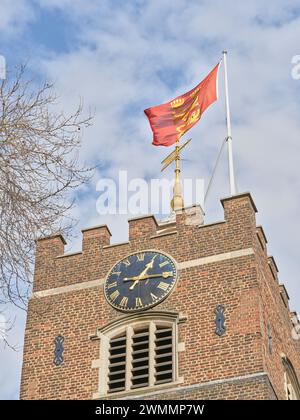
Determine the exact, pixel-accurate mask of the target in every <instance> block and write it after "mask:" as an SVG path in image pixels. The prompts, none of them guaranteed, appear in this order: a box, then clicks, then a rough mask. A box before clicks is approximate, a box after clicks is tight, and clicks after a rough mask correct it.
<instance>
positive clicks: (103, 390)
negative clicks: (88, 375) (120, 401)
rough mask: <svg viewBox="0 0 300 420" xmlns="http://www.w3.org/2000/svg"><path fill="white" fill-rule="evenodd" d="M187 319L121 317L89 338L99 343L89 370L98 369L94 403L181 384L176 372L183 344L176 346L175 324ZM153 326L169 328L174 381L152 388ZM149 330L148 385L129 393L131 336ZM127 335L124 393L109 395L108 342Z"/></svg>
mask: <svg viewBox="0 0 300 420" xmlns="http://www.w3.org/2000/svg"><path fill="white" fill-rule="evenodd" d="M185 319H186V318H185V317H182V316H179V314H177V313H173V312H165V311H155V312H149V313H144V314H143V313H138V314H130V315H129V316H126V317H122V318H120V319H118V320H116V321H114V322H112V323H109V324H108V325H106V326H105V327H103V328H101V329H98V330H97V333H96V335H95V336H92V337H90V338H92V339H94V340H96V339H97V340H99V341H100V349H99V359H96V360H94V361H93V362H92V367H93V368H97V369H99V375H98V391H97V392H96V393H95V394H93V398H94V399H98V398H101V397H112V398H113V397H116V396H118V397H119V396H120V395H122V394H128V393H129V394H136V393H140V392H141V391H142V392H143V391H149V390H150V389H153V390H156V389H159V388H166V387H170V386H173V385H174V384H177V383H182V382H183V378H180V377H179V369H178V352H179V351H183V350H184V343H178V324H179V323H180V322H182V321H184V320H185ZM156 325H158V326H166V327H171V328H172V340H173V355H172V357H173V374H172V375H173V377H172V381H170V382H167V383H164V384H157V385H155V369H154V356H155V347H154V346H155V331H156ZM145 327H149V385H148V386H147V387H141V388H134V389H131V368H132V366H131V351H132V347H131V345H132V341H131V340H132V336H133V334H134V329H137V328H139V329H142V328H145ZM124 331H126V368H125V369H126V374H125V390H124V391H117V392H108V391H109V388H108V375H109V350H110V340H111V339H113V338H114V337H117V336H118V335H121V334H122V333H123V332H124Z"/></svg>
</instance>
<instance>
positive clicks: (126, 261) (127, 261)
mask: <svg viewBox="0 0 300 420" xmlns="http://www.w3.org/2000/svg"><path fill="white" fill-rule="evenodd" d="M122 263H123V264H125V265H126V267H129V266H130V261H129V259H128V258H127V259H126V260H124V261H122Z"/></svg>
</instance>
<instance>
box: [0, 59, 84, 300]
mask: <svg viewBox="0 0 300 420" xmlns="http://www.w3.org/2000/svg"><path fill="white" fill-rule="evenodd" d="M34 86H35V84H34V83H33V81H31V80H26V78H25V67H24V66H23V67H21V69H20V70H19V71H18V72H17V74H16V75H15V76H14V77H13V76H12V77H10V75H9V76H8V78H7V79H6V80H3V81H2V83H1V84H0V306H1V305H5V304H7V303H14V304H15V305H17V306H18V307H21V308H25V307H26V303H27V298H28V293H29V291H30V288H31V283H32V270H33V263H34V240H35V239H36V238H38V237H41V236H45V235H51V234H53V233H56V232H58V231H60V232H64V233H67V234H68V232H69V231H70V229H71V227H72V225H73V222H74V220H72V219H71V218H70V212H69V210H70V209H71V208H72V206H73V202H72V192H73V191H74V189H75V188H76V187H78V186H80V185H81V184H82V183H85V182H87V180H88V179H89V178H90V177H91V175H92V172H91V171H92V169H91V168H83V167H81V166H80V164H79V161H78V156H79V148H80V135H81V130H82V128H84V127H88V126H89V125H90V124H91V121H92V118H91V116H88V117H87V118H84V117H82V114H83V109H82V103H80V104H79V106H78V108H77V109H76V111H75V112H74V113H73V114H71V115H65V113H64V112H63V111H61V112H58V111H57V107H58V105H57V102H58V98H57V96H56V95H55V93H54V89H53V85H52V84H49V83H46V82H45V83H44V84H42V86H40V87H39V88H37V89H36V88H34Z"/></svg>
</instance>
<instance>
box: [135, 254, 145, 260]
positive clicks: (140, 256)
mask: <svg viewBox="0 0 300 420" xmlns="http://www.w3.org/2000/svg"><path fill="white" fill-rule="evenodd" d="M136 258H137V260H138V261H144V259H145V254H144V253H142V254H137V256H136Z"/></svg>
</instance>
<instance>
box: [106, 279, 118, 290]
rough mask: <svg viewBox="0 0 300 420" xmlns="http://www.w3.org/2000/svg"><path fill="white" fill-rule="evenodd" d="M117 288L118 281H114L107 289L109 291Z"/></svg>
mask: <svg viewBox="0 0 300 420" xmlns="http://www.w3.org/2000/svg"><path fill="white" fill-rule="evenodd" d="M116 286H117V282H116V281H113V282H112V283H110V284H108V285H107V288H108V289H111V288H113V287H116Z"/></svg>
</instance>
